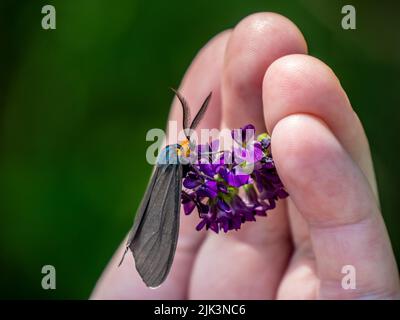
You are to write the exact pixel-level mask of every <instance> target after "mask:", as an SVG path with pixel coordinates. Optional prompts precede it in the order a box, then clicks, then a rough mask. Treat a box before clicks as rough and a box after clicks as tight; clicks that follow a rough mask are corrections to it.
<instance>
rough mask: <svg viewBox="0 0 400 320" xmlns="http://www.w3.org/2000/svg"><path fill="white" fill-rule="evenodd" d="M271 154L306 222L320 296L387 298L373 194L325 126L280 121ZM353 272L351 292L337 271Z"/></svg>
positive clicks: (387, 260)
mask: <svg viewBox="0 0 400 320" xmlns="http://www.w3.org/2000/svg"><path fill="white" fill-rule="evenodd" d="M272 137H273V138H272V139H273V141H274V144H273V146H272V152H273V154H274V157H275V161H276V165H277V168H278V171H279V174H280V176H281V178H282V181H283V183H284V184H285V186H286V188H287V189H288V191H289V193H290V196H291V198H292V199H293V202H294V203H295V205H296V207H297V208H298V210H299V211H300V212H301V214H302V215H303V216H304V218H305V219H306V221H307V222H308V225H309V229H310V235H311V243H312V247H313V250H314V252H315V258H316V266H317V274H318V277H319V279H320V287H319V296H320V297H321V298H328V299H338V298H340V299H341V298H371V299H372V298H393V297H396V296H398V294H399V279H398V273H397V267H396V263H395V260H394V256H393V252H392V248H391V245H390V241H389V238H388V235H387V231H386V228H385V225H384V222H383V219H382V216H381V214H380V212H379V208H378V205H377V202H376V198H375V195H374V194H373V191H372V189H371V187H370V185H369V183H368V181H367V179H366V177H365V175H364V174H363V172H362V171H361V170H360V168H359V167H358V166H357V165H356V163H355V162H354V161H353V159H352V158H351V157H350V156H349V154H348V153H347V151H346V150H345V149H344V147H343V146H342V145H341V143H340V142H339V140H338V139H337V138H336V137H335V135H334V134H333V133H332V131H331V130H330V129H329V128H328V126H327V125H326V124H325V123H324V122H323V121H322V120H321V119H319V118H316V117H313V116H311V115H306V114H297V115H291V116H287V117H285V118H283V119H282V120H280V121H279V122H278V123H277V124H276V126H275V128H274V131H273V133H272ZM347 265H350V266H352V267H354V270H355V272H356V273H355V278H354V279H355V284H356V287H355V288H354V289H353V290H345V289H344V287H343V286H342V280H343V277H344V274H343V273H342V268H343V267H344V266H347Z"/></svg>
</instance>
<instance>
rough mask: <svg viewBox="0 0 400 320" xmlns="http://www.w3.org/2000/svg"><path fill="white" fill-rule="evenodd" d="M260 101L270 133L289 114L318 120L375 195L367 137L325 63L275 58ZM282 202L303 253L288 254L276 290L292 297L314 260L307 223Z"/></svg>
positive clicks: (302, 58) (303, 58) (305, 58)
mask: <svg viewBox="0 0 400 320" xmlns="http://www.w3.org/2000/svg"><path fill="white" fill-rule="evenodd" d="M263 100H264V114H265V119H266V123H267V127H268V129H269V130H270V131H272V130H273V129H274V126H275V124H276V123H277V122H279V121H280V120H281V119H282V118H284V117H286V116H288V115H290V114H296V113H308V114H313V115H315V116H317V117H319V118H321V119H323V120H324V121H325V122H326V123H327V124H328V126H329V127H330V129H331V130H332V132H333V133H334V134H335V135H336V136H337V137H338V139H339V141H340V142H341V143H342V145H343V146H344V148H345V149H346V151H347V152H348V153H349V154H350V156H351V157H352V159H353V160H354V161H355V162H356V163H357V164H358V165H359V166H360V168H361V170H362V171H363V173H364V174H365V176H366V177H367V179H368V181H369V184H370V185H371V188H372V189H373V191H374V193H375V195H376V198H377V188H376V182H375V176H374V170H373V166H372V161H371V157H370V151H369V146H368V141H367V138H366V136H365V133H364V130H363V128H362V125H361V123H360V121H359V119H358V117H357V115H356V114H355V113H354V111H353V109H352V107H351V105H350V103H349V100H348V98H347V96H346V94H345V92H344V90H343V89H342V87H341V86H340V83H339V80H338V79H337V78H336V76H335V75H334V73H333V72H332V70H331V69H330V68H329V67H327V66H326V65H325V64H324V63H322V62H321V61H319V60H318V59H316V58H313V57H310V56H305V55H289V56H286V57H283V58H281V59H278V60H276V61H275V62H274V63H273V64H272V65H271V66H270V68H269V69H268V70H267V72H266V74H265V77H264V82H263ZM287 202H288V214H289V221H290V225H291V230H292V235H293V239H294V243H295V246H296V248H297V250H299V251H300V252H302V253H303V254H298V253H296V254H295V255H294V256H293V259H292V262H291V265H290V267H289V271H288V273H287V274H286V275H285V278H284V279H283V283H282V286H281V289H282V288H283V289H282V290H280V292H288V293H290V294H291V297H296V296H293V293H294V292H296V290H293V288H292V285H291V284H292V283H294V282H299V281H301V280H303V282H305V281H307V283H310V281H309V280H308V276H307V275H306V274H307V271H306V270H307V268H303V267H304V265H308V266H311V265H313V264H315V262H314V261H313V258H312V254H311V253H312V250H311V249H312V246H311V243H310V237H309V230H308V225H307V222H306V221H305V220H304V217H303V216H302V215H301V214H299V212H298V209H297V207H296V206H295V205H294V204H293V203H292V200H291V199H288V201H287ZM297 267H299V268H300V269H301V270H303V272H305V275H303V272H299V271H298V270H297ZM293 277H295V278H293ZM304 279H307V280H304ZM286 284H289V288H288V290H285V289H284V288H285V287H286ZM314 284H316V283H315V281H314ZM307 287H308V288H309V289H310V293H309V296H313V295H315V290H316V285H314V286H313V287H312V286H307ZM302 294H303V292H302ZM284 295H285V294H284Z"/></svg>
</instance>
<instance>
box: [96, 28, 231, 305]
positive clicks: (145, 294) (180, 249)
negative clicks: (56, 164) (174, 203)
mask: <svg viewBox="0 0 400 320" xmlns="http://www.w3.org/2000/svg"><path fill="white" fill-rule="evenodd" d="M229 35H230V32H229V31H226V32H223V33H221V34H219V35H217V36H216V37H214V38H213V39H212V40H210V42H209V43H208V44H207V45H206V46H205V47H204V48H203V49H202V50H201V51H200V52H199V54H198V55H197V56H196V58H195V59H194V60H193V62H192V64H191V66H190V67H189V69H188V71H187V72H186V74H185V76H184V79H183V81H182V83H181V86H180V88H179V91H180V92H181V93H182V95H183V96H184V97H185V98H186V100H187V101H188V103H189V106H190V109H191V114H192V115H194V114H195V113H196V112H197V111H198V108H199V107H200V105H201V103H202V102H203V100H204V99H205V97H207V95H208V94H209V93H210V92H211V91H212V92H213V98H212V100H211V102H210V106H209V110H208V111H207V113H206V115H205V116H204V118H203V120H202V121H201V123H200V125H199V128H198V130H199V129H201V128H218V127H219V124H220V114H221V111H220V105H221V93H220V87H221V84H220V75H221V70H222V65H223V56H224V52H225V46H226V42H227V40H228V38H229ZM169 120H171V121H176V122H177V126H178V130H180V129H182V110H181V107H180V105H179V102H178V100H177V99H174V102H173V106H172V109H171V113H170V117H169ZM167 141H170V142H171V143H175V142H177V141H176V138H175V137H171V136H170V137H168V138H167ZM197 220H198V217H196V214H192V215H190V216H185V215H184V214H183V212H182V213H181V222H180V233H179V239H178V244H177V249H176V254H175V259H174V262H173V265H172V268H171V271H170V274H169V276H168V278H167V280H166V281H165V282H164V283H163V284H162V286H161V287H159V288H157V289H156V290H154V289H149V288H147V287H146V286H145V285H144V283H143V281H142V280H141V278H140V276H139V275H138V273H137V272H136V270H135V267H134V259H133V257H132V255H131V254H128V255H127V256H126V261H125V262H124V263H123V264H122V265H121V266H120V267H119V268H117V264H118V262H119V260H120V258H121V256H122V253H123V251H124V248H125V241H124V242H123V243H122V244H121V246H120V248H119V249H118V251H117V252H116V254H115V255H114V257H113V259H112V260H111V262H110V263H109V265H108V267H107V269H106V270H105V272H104V273H103V275H102V277H101V279H100V280H99V282H98V284H97V286H96V289H95V291H94V292H93V294H92V298H94V299H184V298H186V296H187V285H188V279H189V275H190V272H191V268H192V264H193V259H194V257H195V254H196V251H197V248H198V247H199V245H200V243H201V241H202V239H203V236H204V234H202V233H196V231H195V226H196V224H197V222H198V221H197Z"/></svg>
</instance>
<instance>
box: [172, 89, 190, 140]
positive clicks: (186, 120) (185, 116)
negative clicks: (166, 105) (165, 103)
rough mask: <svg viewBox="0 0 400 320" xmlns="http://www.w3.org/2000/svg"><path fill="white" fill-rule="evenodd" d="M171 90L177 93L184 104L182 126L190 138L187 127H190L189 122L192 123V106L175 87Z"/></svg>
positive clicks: (182, 104)
mask: <svg viewBox="0 0 400 320" xmlns="http://www.w3.org/2000/svg"><path fill="white" fill-rule="evenodd" d="M171 90H172V91H173V92H174V93H175V95H176V96H177V97H178V99H179V102H180V103H181V106H182V112H183V119H182V128H183V130H184V132H185V135H186V138H188V139H189V137H188V134H187V133H186V129H189V128H190V127H189V123H190V108H189V105H188V103H187V101H186V99H185V98H184V97H183V96H182V95H181V94H180V93H179V92H178V91H177V90H175V89H174V88H171Z"/></svg>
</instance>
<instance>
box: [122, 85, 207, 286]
mask: <svg viewBox="0 0 400 320" xmlns="http://www.w3.org/2000/svg"><path fill="white" fill-rule="evenodd" d="M172 90H173V89H172ZM173 91H174V92H175V94H176V96H177V98H178V99H179V101H180V104H181V106H182V110H183V121H182V122H183V128H184V132H185V136H186V139H187V140H185V141H183V142H182V143H181V144H179V143H177V144H171V145H168V146H166V147H165V148H164V149H163V150H162V151H161V152H160V154H159V156H158V158H157V163H156V165H155V169H154V172H153V175H152V177H151V179H150V182H149V184H148V186H147V190H146V192H145V194H144V197H143V199H142V201H141V204H140V206H139V208H138V210H137V212H136V215H135V219H134V223H133V226H132V229H131V231H130V233H129V237H128V241H127V244H126V249H125V252H124V254H123V256H122V259H121V262H120V263H119V265H121V263H122V261H123V259H124V257H125V254H126V253H127V251H128V250H131V251H132V254H133V257H134V259H135V265H136V269H137V271H138V273H139V275H140V276H141V278H142V280H143V281H144V283H145V284H146V285H147V286H148V287H151V288H155V287H158V286H160V285H161V284H162V283H163V282H164V280H165V279H166V278H167V276H168V273H169V271H170V269H171V265H172V262H173V260H174V255H175V250H176V244H177V241H178V234H179V213H180V207H181V205H180V204H181V201H180V199H181V191H182V177H183V170H184V166H188V165H190V164H189V163H187V162H186V161H183V157H182V155H183V154H185V153H186V152H187V151H188V149H187V148H188V147H190V145H191V144H192V141H191V140H190V133H191V132H193V130H194V129H195V128H196V127H197V126H198V124H199V122H200V120H201V119H202V118H203V116H204V114H205V112H206V110H207V107H208V105H209V102H210V99H211V95H212V93H210V94H209V95H208V96H207V98H206V99H205V100H204V102H203V104H202V106H201V107H200V109H199V111H198V112H197V114H196V116H195V117H194V118H193V121H192V122H191V123H190V124H189V122H190V112H189V107H188V104H187V102H186V100H185V99H184V97H183V96H182V95H181V94H180V93H179V92H178V91H175V90H173Z"/></svg>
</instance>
